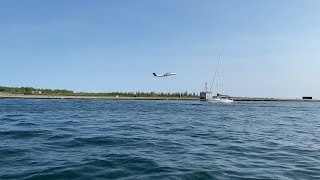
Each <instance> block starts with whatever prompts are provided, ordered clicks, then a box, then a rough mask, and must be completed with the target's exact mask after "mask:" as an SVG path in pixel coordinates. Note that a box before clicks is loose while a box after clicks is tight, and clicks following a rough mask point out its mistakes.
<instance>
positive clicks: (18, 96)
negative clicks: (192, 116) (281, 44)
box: [0, 93, 320, 102]
mask: <svg viewBox="0 0 320 180" xmlns="http://www.w3.org/2000/svg"><path fill="white" fill-rule="evenodd" d="M0 99H105V100H181V101H200V99H199V98H196V97H115V96H114V97H112V96H84V95H81V96H77V95H68V96H65V95H24V94H6V93H5V94H2V93H0ZM232 99H233V100H234V101H278V102H279V101H285V102H320V100H317V99H314V100H302V99H282V98H248V97H233V98H232Z"/></svg>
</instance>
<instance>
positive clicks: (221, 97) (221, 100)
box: [208, 56, 233, 103]
mask: <svg viewBox="0 0 320 180" xmlns="http://www.w3.org/2000/svg"><path fill="white" fill-rule="evenodd" d="M220 61H221V56H219V61H218V66H217V70H216V73H215V75H214V77H213V80H212V84H211V88H210V92H211V90H212V86H213V83H214V80H215V78H217V82H216V83H217V96H215V97H211V98H210V99H209V100H208V101H209V102H217V103H232V102H233V100H232V99H231V97H230V96H229V95H223V94H221V93H220V90H221V89H220V86H221V70H220Z"/></svg>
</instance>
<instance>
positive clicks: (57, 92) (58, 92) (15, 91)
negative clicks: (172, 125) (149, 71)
mask: <svg viewBox="0 0 320 180" xmlns="http://www.w3.org/2000/svg"><path fill="white" fill-rule="evenodd" d="M0 93H1V94H6V95H11V96H13V97H14V96H16V97H20V96H21V97H22V96H23V97H24V96H34V97H38V96H43V97H44V96H49V97H52V96H63V97H75V96H76V97H106V98H191V99H193V98H197V99H199V95H198V94H196V93H195V92H193V93H189V92H187V91H185V92H183V93H181V92H176V93H159V92H103V93H89V92H74V91H71V90H66V89H40V88H33V87H6V86H0Z"/></svg>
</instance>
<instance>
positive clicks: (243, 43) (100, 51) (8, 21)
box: [0, 0, 320, 98]
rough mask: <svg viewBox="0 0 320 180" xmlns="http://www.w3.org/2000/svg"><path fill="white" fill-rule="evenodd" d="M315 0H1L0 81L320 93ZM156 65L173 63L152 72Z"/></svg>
mask: <svg viewBox="0 0 320 180" xmlns="http://www.w3.org/2000/svg"><path fill="white" fill-rule="evenodd" d="M319 9H320V1H318V0H299V1H298V0H280V1H279V0H268V1H256V0H242V1H238V0H228V1H225V0H220V1H213V0H202V1H195V0H161V1H160V0H154V1H149V0H137V1H130V0H122V1H119V0H108V1H103V0H96V1H82V0H68V1H65V0H55V1H49V0H45V1H43V0H29V1H21V0H19V1H16V0H10V1H9V0H5V1H0V77H1V78H0V85H3V86H19V87H20V86H33V87H39V88H63V89H71V90H74V91H88V92H110V91H155V92H179V91H180V92H182V91H189V92H199V91H201V90H202V89H203V87H204V83H205V82H208V83H210V81H211V80H212V78H213V75H214V72H215V69H216V65H217V60H218V55H219V54H221V55H222V71H223V84H224V90H225V91H226V90H228V92H229V94H231V95H234V96H249V97H288V98H300V97H301V96H306V95H308V96H314V97H316V98H320V94H319V93H320V80H319V77H320V70H319V68H320V51H319V50H320V49H319V48H320V46H319V42H320V21H319V19H320V11H319ZM153 72H157V73H161V72H163V73H164V72H176V73H177V74H178V75H177V76H175V77H170V78H154V77H153V76H152V73H153Z"/></svg>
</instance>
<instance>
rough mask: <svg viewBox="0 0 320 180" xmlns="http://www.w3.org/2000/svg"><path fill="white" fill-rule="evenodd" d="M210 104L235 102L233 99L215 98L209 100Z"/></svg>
mask: <svg viewBox="0 0 320 180" xmlns="http://www.w3.org/2000/svg"><path fill="white" fill-rule="evenodd" d="M209 102H213V103H232V102H233V100H232V99H225V98H213V99H209Z"/></svg>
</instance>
